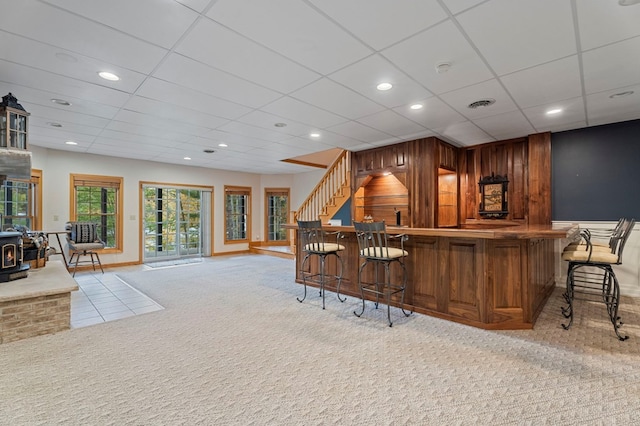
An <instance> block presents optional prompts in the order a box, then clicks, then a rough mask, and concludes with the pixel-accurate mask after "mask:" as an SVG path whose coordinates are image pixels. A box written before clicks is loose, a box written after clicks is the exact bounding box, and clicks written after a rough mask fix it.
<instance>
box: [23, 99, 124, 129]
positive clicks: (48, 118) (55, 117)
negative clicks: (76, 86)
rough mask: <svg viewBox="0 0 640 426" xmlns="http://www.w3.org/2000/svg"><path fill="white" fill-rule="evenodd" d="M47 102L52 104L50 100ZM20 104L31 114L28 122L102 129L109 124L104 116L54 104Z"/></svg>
mask: <svg viewBox="0 0 640 426" xmlns="http://www.w3.org/2000/svg"><path fill="white" fill-rule="evenodd" d="M49 104H50V105H53V104H52V103H51V102H50V103H49ZM22 106H23V107H25V109H26V110H27V111H28V112H29V113H30V114H31V117H30V118H29V120H30V121H29V122H30V123H33V122H34V121H40V122H54V123H60V124H62V125H64V126H65V127H67V126H68V125H81V126H88V127H93V128H96V129H103V128H104V127H105V126H106V125H107V124H109V120H108V119H106V118H102V117H96V116H94V115H88V114H82V113H78V112H75V111H70V110H65V109H62V108H56V107H54V106H49V105H39V104H27V103H25V102H23V103H22ZM114 116H115V113H114Z"/></svg>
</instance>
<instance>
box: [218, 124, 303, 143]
mask: <svg viewBox="0 0 640 426" xmlns="http://www.w3.org/2000/svg"><path fill="white" fill-rule="evenodd" d="M218 130H219V131H221V132H228V133H234V134H237V135H242V136H248V137H250V138H255V139H263V140H265V141H271V142H279V141H283V140H287V139H291V138H292V137H293V136H291V135H287V134H285V133H280V132H276V131H274V130H267V129H265V128H263V127H256V126H250V125H248V124H245V123H240V122H238V121H232V122H230V123H228V124H225V125H224V126H220V127H219V128H218Z"/></svg>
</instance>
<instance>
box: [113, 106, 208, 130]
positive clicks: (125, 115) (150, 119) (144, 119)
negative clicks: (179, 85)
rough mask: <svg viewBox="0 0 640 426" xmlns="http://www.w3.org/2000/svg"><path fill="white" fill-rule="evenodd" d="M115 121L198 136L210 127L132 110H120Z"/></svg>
mask: <svg viewBox="0 0 640 426" xmlns="http://www.w3.org/2000/svg"><path fill="white" fill-rule="evenodd" d="M114 120H115V121H124V122H125V123H130V124H135V125H139V126H147V127H154V128H156V129H162V130H165V131H167V132H169V133H173V132H175V133H180V134H185V135H191V136H198V135H201V134H204V133H207V132H208V131H209V130H211V129H209V128H206V127H200V126H193V125H191V124H187V123H185V122H181V121H175V120H168V119H166V118H162V117H155V116H153V115H150V114H143V113H140V112H136V111H131V110H124V109H123V110H120V112H118V114H117V115H116V116H115V118H114Z"/></svg>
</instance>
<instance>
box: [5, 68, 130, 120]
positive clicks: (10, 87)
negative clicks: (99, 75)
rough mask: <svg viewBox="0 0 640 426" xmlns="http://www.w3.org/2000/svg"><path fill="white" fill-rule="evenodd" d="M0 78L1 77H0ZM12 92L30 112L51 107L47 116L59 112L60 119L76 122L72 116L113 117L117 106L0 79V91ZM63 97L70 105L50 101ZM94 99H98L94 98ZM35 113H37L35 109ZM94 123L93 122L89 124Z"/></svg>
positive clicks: (85, 117)
mask: <svg viewBox="0 0 640 426" xmlns="http://www.w3.org/2000/svg"><path fill="white" fill-rule="evenodd" d="M0 78H1V77H0ZM8 92H12V93H13V94H14V96H16V97H17V98H18V100H19V101H20V103H21V104H22V106H23V107H24V108H25V109H26V110H27V111H28V112H31V111H32V110H34V109H35V108H40V107H42V108H45V110H46V111H49V110H48V109H49V108H53V109H55V110H56V111H55V112H54V111H49V112H47V113H46V114H47V117H52V118H53V117H54V115H53V114H60V115H59V117H60V119H61V120H67V121H72V122H76V121H74V120H73V118H72V117H81V118H80V119H81V121H85V120H93V118H106V119H110V118H113V117H114V116H115V115H116V113H117V112H118V109H119V108H118V107H114V106H111V105H104V104H99V103H96V102H93V101H89V100H84V99H78V98H74V97H67V96H64V95H63V94H61V93H55V92H49V91H46V90H40V89H34V88H31V87H25V86H19V85H17V84H9V83H5V82H2V81H0V93H8ZM56 98H64V99H65V100H66V101H68V102H70V103H71V105H70V106H61V105H57V104H54V103H53V102H51V99H56ZM95 100H100V99H99V98H95ZM35 113H38V112H37V111H36V112H35ZM91 125H94V124H91Z"/></svg>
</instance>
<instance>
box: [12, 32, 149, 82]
mask: <svg viewBox="0 0 640 426" xmlns="http://www.w3.org/2000/svg"><path fill="white" fill-rule="evenodd" d="M2 36H3V37H4V40H3V43H0V58H2V59H3V60H6V61H7V62H12V63H20V64H22V65H26V66H27V67H29V68H35V69H38V70H41V71H43V72H46V73H52V74H58V75H60V76H64V77H68V78H73V79H77V80H81V81H85V82H87V83H92V84H96V85H99V86H105V87H109V88H113V89H116V90H119V91H122V92H127V93H132V92H134V91H135V90H136V88H137V87H138V86H139V85H140V84H141V83H142V81H143V80H144V78H145V77H146V76H145V75H144V74H141V73H137V72H135V71H131V70H129V69H127V68H124V67H119V66H115V65H111V64H107V63H105V62H103V61H100V60H96V59H94V58H90V57H88V56H83V55H80V54H78V53H74V52H70V51H65V50H63V49H52V48H51V46H49V45H47V44H44V43H39V42H36V41H33V40H29V39H26V38H24V37H18V36H14V35H12V34H7V33H4V34H3V35H2ZM60 57H61V58H63V59H62V60H61V59H59V58H60ZM99 71H109V72H112V73H114V74H116V75H118V76H119V77H120V81H117V82H110V81H107V80H104V79H102V78H100V77H99V76H98V72H99Z"/></svg>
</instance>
